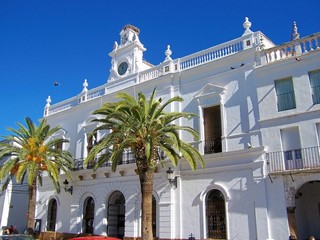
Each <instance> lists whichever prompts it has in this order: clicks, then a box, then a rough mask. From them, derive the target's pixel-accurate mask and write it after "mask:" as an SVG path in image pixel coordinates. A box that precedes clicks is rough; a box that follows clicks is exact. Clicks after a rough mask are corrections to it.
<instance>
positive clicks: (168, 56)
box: [164, 45, 172, 60]
mask: <svg viewBox="0 0 320 240" xmlns="http://www.w3.org/2000/svg"><path fill="white" fill-rule="evenodd" d="M164 53H165V55H166V59H165V60H172V58H171V57H170V56H171V54H172V51H171V50H170V45H168V46H167V50H166V51H165V52H164Z"/></svg>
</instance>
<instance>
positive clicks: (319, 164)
mask: <svg viewBox="0 0 320 240" xmlns="http://www.w3.org/2000/svg"><path fill="white" fill-rule="evenodd" d="M266 156H267V164H268V171H269V173H281V172H286V171H296V170H311V169H319V170H320V147H319V146H316V147H309V148H301V149H293V150H289V151H279V152H269V153H267V154H266Z"/></svg>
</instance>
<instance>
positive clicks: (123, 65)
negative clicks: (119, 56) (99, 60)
mask: <svg viewBox="0 0 320 240" xmlns="http://www.w3.org/2000/svg"><path fill="white" fill-rule="evenodd" d="M127 69H128V63H126V62H122V63H120V65H119V66H118V73H119V75H123V74H125V73H126V71H127Z"/></svg>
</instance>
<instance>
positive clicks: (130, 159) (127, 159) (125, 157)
mask: <svg viewBox="0 0 320 240" xmlns="http://www.w3.org/2000/svg"><path fill="white" fill-rule="evenodd" d="M165 157H166V156H165V154H164V152H163V151H159V158H160V160H163V159H165ZM83 162H84V159H83V158H79V159H75V160H74V167H73V170H74V171H79V170H82V169H92V168H93V167H94V164H95V162H94V161H93V162H91V163H90V162H89V163H88V164H87V166H83ZM135 162H136V159H135V157H134V154H133V152H132V151H131V150H127V151H125V152H123V154H122V159H121V161H120V162H119V165H123V164H131V163H135ZM111 165H112V163H111V162H109V161H107V162H104V163H103V164H102V166H101V167H110V166H111Z"/></svg>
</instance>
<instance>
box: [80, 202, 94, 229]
mask: <svg viewBox="0 0 320 240" xmlns="http://www.w3.org/2000/svg"><path fill="white" fill-rule="evenodd" d="M93 223H94V200H93V198H92V197H88V198H87V199H86V200H85V201H84V205H83V223H82V224H83V232H84V233H93Z"/></svg>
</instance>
